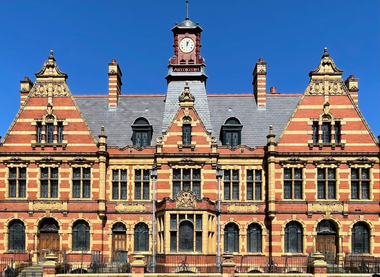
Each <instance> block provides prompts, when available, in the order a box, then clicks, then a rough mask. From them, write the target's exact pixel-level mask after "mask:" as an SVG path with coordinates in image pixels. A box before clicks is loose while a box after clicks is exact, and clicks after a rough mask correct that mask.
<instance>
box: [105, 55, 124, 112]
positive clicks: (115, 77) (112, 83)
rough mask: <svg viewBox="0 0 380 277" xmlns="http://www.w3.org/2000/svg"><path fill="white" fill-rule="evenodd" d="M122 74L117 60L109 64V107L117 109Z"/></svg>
mask: <svg viewBox="0 0 380 277" xmlns="http://www.w3.org/2000/svg"><path fill="white" fill-rule="evenodd" d="M121 76H123V74H122V73H121V70H120V67H119V64H118V63H117V62H116V60H115V59H112V61H111V62H110V63H109V64H108V107H109V108H116V107H117V102H118V100H119V95H120V94H121V86H122V84H123V83H122V82H121Z"/></svg>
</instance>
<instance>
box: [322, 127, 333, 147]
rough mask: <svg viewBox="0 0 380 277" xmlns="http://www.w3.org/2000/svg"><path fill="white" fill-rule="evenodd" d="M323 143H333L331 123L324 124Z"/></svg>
mask: <svg viewBox="0 0 380 277" xmlns="http://www.w3.org/2000/svg"><path fill="white" fill-rule="evenodd" d="M322 142H323V143H330V142H331V123H330V122H323V123H322Z"/></svg>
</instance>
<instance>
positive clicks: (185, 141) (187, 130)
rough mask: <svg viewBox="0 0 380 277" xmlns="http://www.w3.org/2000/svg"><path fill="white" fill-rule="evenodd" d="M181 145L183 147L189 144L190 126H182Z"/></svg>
mask: <svg viewBox="0 0 380 277" xmlns="http://www.w3.org/2000/svg"><path fill="white" fill-rule="evenodd" d="M182 144H183V145H190V144H191V124H183V125H182Z"/></svg>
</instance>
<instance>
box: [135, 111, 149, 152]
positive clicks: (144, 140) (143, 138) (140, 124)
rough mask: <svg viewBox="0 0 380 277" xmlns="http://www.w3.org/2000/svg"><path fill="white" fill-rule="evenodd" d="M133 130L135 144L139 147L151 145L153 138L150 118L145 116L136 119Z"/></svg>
mask: <svg viewBox="0 0 380 277" xmlns="http://www.w3.org/2000/svg"><path fill="white" fill-rule="evenodd" d="M132 131H133V136H132V140H133V145H136V146H138V147H142V146H146V145H150V141H151V140H152V126H151V125H150V124H149V122H148V120H146V119H145V118H143V117H139V118H138V119H136V120H135V122H134V123H133V125H132Z"/></svg>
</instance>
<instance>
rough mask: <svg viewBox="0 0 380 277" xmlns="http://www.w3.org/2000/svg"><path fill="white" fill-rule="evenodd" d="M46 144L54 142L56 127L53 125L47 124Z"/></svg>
mask: <svg viewBox="0 0 380 277" xmlns="http://www.w3.org/2000/svg"><path fill="white" fill-rule="evenodd" d="M46 142H47V143H53V142H54V125H53V123H46Z"/></svg>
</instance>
